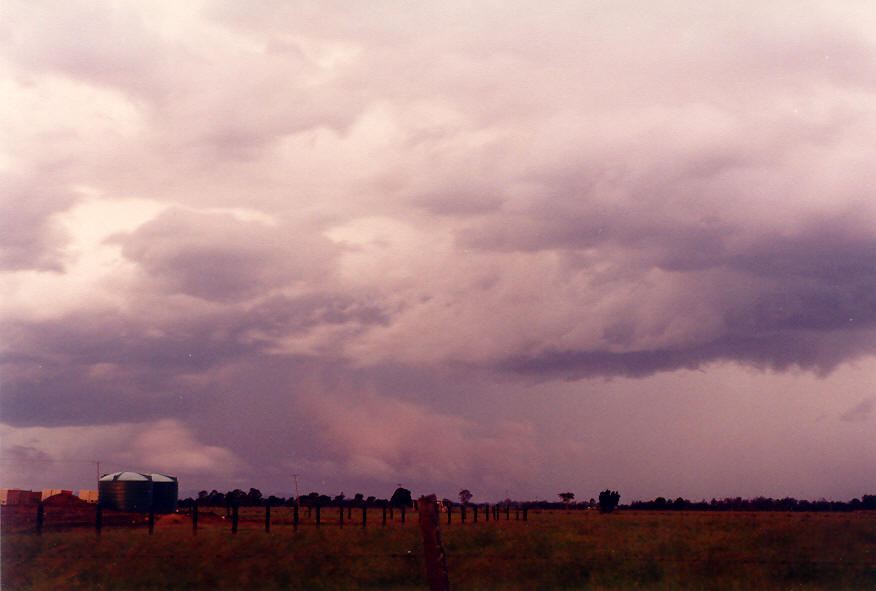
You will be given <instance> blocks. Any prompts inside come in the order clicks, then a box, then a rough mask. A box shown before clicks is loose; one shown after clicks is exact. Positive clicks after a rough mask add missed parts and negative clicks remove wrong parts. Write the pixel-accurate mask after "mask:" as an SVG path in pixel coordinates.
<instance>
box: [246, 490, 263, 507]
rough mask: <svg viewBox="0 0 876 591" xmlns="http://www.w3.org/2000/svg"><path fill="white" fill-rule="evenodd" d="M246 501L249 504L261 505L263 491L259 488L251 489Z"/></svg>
mask: <svg viewBox="0 0 876 591" xmlns="http://www.w3.org/2000/svg"><path fill="white" fill-rule="evenodd" d="M246 502H247V504H248V505H252V506H255V505H260V504H261V502H262V491H260V490H259V489H257V488H251V489H249V493H247V495H246Z"/></svg>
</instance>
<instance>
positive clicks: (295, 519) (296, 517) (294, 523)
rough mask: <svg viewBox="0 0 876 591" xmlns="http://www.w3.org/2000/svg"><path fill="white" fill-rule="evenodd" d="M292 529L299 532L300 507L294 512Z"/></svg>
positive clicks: (296, 506) (296, 507) (295, 508)
mask: <svg viewBox="0 0 876 591" xmlns="http://www.w3.org/2000/svg"><path fill="white" fill-rule="evenodd" d="M292 527H293V530H294V531H298V505H295V507H294V509H293V510H292Z"/></svg>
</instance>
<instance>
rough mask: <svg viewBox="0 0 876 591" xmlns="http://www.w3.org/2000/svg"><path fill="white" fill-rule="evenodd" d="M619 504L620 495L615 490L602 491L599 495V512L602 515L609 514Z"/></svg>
mask: <svg viewBox="0 0 876 591" xmlns="http://www.w3.org/2000/svg"><path fill="white" fill-rule="evenodd" d="M618 502H620V493H618V492H617V491H616V490H607V489H606V490H604V491H602V492H601V493H599V510H600V511H601V512H602V513H611V512H612V511H614V508H615V507H617V504H618Z"/></svg>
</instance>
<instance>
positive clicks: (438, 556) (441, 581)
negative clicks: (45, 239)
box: [402, 495, 450, 591]
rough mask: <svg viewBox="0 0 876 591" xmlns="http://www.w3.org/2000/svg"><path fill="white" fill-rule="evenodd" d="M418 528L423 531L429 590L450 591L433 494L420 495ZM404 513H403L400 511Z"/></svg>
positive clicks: (436, 502) (436, 505)
mask: <svg viewBox="0 0 876 591" xmlns="http://www.w3.org/2000/svg"><path fill="white" fill-rule="evenodd" d="M418 508H419V511H420V529H421V530H422V532H423V553H424V554H425V558H426V575H427V576H428V578H429V589H430V591H450V582H449V579H448V576H447V557H446V555H445V554H444V548H443V546H442V545H441V530H440V529H439V528H438V500H437V497H436V496H435V495H429V496H427V497H420V502H419V503H418ZM402 515H404V513H402Z"/></svg>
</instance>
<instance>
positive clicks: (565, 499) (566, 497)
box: [557, 492, 575, 507]
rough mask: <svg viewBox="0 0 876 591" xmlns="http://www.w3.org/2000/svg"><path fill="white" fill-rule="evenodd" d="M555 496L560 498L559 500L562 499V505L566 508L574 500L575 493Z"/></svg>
mask: <svg viewBox="0 0 876 591" xmlns="http://www.w3.org/2000/svg"><path fill="white" fill-rule="evenodd" d="M557 496H558V497H560V498H561V499H563V503H564V504H565V505H566V507H568V506H569V503H571V502H572V499H574V498H575V493H572V492H562V493H557Z"/></svg>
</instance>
